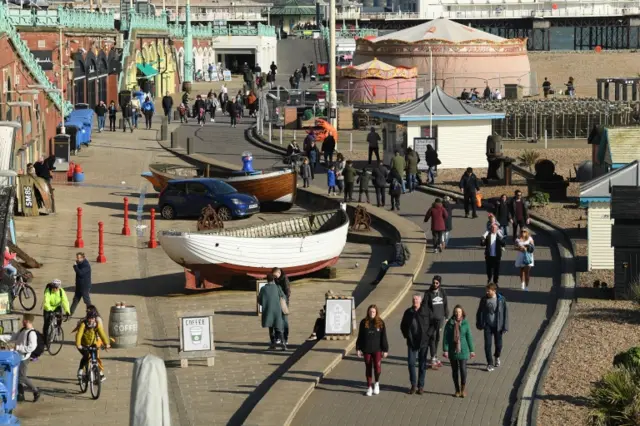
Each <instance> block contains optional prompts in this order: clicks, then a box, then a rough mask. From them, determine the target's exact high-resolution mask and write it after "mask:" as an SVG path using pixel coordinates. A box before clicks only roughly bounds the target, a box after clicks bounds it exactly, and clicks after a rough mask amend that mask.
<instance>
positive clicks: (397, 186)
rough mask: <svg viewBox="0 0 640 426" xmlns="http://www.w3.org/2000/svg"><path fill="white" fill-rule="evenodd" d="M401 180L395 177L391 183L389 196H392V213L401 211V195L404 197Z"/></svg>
mask: <svg viewBox="0 0 640 426" xmlns="http://www.w3.org/2000/svg"><path fill="white" fill-rule="evenodd" d="M401 179H402V178H400V180H399V179H398V178H397V177H395V176H393V175H392V177H391V183H390V185H389V195H390V196H391V211H393V210H400V195H402V183H400V182H401Z"/></svg>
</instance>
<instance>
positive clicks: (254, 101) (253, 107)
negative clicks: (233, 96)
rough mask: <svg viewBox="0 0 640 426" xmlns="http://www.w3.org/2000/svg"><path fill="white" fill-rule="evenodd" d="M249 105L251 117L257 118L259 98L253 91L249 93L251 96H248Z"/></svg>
mask: <svg viewBox="0 0 640 426" xmlns="http://www.w3.org/2000/svg"><path fill="white" fill-rule="evenodd" d="M247 104H248V106H249V117H255V116H256V111H257V110H258V98H257V96H256V94H255V93H253V90H252V91H250V92H249V96H247Z"/></svg>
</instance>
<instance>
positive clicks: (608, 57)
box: [529, 51, 640, 97]
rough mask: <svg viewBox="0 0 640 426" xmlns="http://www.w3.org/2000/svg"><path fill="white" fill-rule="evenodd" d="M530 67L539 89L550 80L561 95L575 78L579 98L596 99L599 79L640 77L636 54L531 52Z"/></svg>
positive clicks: (624, 52)
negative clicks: (597, 80)
mask: <svg viewBox="0 0 640 426" xmlns="http://www.w3.org/2000/svg"><path fill="white" fill-rule="evenodd" d="M529 63H530V65H531V71H532V72H535V73H536V78H537V81H538V85H539V86H542V82H543V81H544V78H545V77H548V78H549V81H550V82H551V84H552V87H554V88H556V89H558V91H559V90H562V89H563V88H564V87H565V86H564V83H566V82H567V80H568V79H569V77H573V78H574V82H575V83H574V84H575V87H576V94H577V96H579V97H595V96H596V94H597V86H596V78H605V77H636V78H637V77H638V75H639V74H640V61H639V60H638V53H637V52H635V51H612V52H607V51H603V52H601V53H596V52H584V53H582V52H529ZM611 96H612V97H613V90H611Z"/></svg>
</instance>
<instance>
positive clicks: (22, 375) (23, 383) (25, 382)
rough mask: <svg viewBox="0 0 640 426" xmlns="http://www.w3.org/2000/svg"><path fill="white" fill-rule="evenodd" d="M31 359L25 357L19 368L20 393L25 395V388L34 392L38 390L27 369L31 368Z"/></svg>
mask: <svg viewBox="0 0 640 426" xmlns="http://www.w3.org/2000/svg"><path fill="white" fill-rule="evenodd" d="M30 362H31V360H30V359H28V358H27V359H25V360H23V361H21V362H20V367H19V369H18V395H21V396H23V397H24V390H25V388H26V389H28V390H30V391H31V392H33V393H34V394H35V393H36V392H38V388H37V387H36V385H34V384H33V382H32V381H31V379H30V378H29V376H27V369H28V368H29V363H30Z"/></svg>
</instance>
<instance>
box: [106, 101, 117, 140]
mask: <svg viewBox="0 0 640 426" xmlns="http://www.w3.org/2000/svg"><path fill="white" fill-rule="evenodd" d="M107 111H108V113H109V130H110V131H112V132H115V131H116V114H117V113H118V108H116V103H115V102H114V101H111V103H109V108H107Z"/></svg>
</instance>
